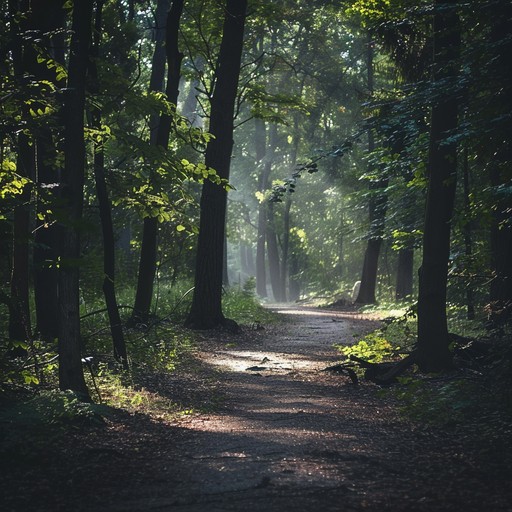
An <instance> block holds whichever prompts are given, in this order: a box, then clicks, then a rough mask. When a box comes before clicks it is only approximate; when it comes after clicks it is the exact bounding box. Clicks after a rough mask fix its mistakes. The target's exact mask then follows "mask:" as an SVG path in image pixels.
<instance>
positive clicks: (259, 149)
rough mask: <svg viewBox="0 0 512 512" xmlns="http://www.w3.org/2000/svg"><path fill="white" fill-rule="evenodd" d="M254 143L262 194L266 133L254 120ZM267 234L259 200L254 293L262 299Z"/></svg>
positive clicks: (266, 170) (265, 179) (264, 207)
mask: <svg viewBox="0 0 512 512" xmlns="http://www.w3.org/2000/svg"><path fill="white" fill-rule="evenodd" d="M254 141H255V146H256V148H255V149H256V165H258V166H259V167H260V168H261V171H260V175H259V183H258V191H259V192H261V193H264V192H265V190H267V188H268V186H269V183H268V179H269V172H270V168H269V167H268V166H267V165H266V163H264V162H263V159H264V158H265V153H266V144H267V133H266V128H265V121H263V120H262V119H255V120H254ZM266 232H267V202H266V201H264V200H260V203H259V208H258V234H257V240H256V293H257V294H258V295H259V296H260V297H262V298H263V299H264V298H266V297H267V296H268V294H267V271H266V265H265V242H266Z"/></svg>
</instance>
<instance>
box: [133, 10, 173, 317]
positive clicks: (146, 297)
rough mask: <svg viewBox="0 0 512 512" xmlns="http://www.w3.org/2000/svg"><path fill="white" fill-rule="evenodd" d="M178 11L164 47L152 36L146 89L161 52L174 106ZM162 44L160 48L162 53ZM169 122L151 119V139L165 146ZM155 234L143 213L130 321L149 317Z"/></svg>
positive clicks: (154, 85) (155, 83)
mask: <svg viewBox="0 0 512 512" xmlns="http://www.w3.org/2000/svg"><path fill="white" fill-rule="evenodd" d="M168 5H169V2H168V0H163V1H162V2H159V5H158V8H159V9H158V12H157V22H159V23H160V22H161V21H162V11H163V9H165V7H166V6H168ZM182 11H183V0H174V1H173V3H172V7H171V9H170V10H169V12H168V14H167V18H166V22H165V47H164V46H163V42H162V40H161V36H159V35H157V37H156V39H157V40H156V46H155V53H154V55H153V62H154V65H155V68H154V69H153V70H152V74H151V80H150V90H152V91H158V90H160V89H161V87H162V82H163V76H164V71H165V56H167V87H166V95H167V99H168V100H169V102H170V103H172V104H173V105H174V106H176V104H177V102H178V95H179V83H180V67H181V61H182V59H183V55H182V54H181V53H180V51H179V49H178V33H179V26H180V18H181V13H182ZM159 28H160V26H159ZM157 34H158V32H157ZM162 48H163V50H164V53H163V54H162ZM162 61H163V62H162ZM172 123H173V116H172V115H168V114H163V115H162V116H161V117H160V120H159V121H158V122H156V120H154V119H153V121H152V126H151V133H152V139H151V140H152V142H153V143H154V144H155V145H157V146H160V147H162V148H164V149H167V147H168V145H169V138H170V133H171V128H172ZM155 129H156V132H155ZM157 238H158V220H157V219H156V218H155V217H146V218H145V219H144V225H143V234H142V247H141V254H140V262H139V273H138V279H137V292H136V295H135V304H134V307H133V315H132V318H131V321H130V323H132V324H140V323H147V322H148V320H149V316H150V310H151V302H152V299H153V286H154V281H155V275H156V260H157V248H158V240H157Z"/></svg>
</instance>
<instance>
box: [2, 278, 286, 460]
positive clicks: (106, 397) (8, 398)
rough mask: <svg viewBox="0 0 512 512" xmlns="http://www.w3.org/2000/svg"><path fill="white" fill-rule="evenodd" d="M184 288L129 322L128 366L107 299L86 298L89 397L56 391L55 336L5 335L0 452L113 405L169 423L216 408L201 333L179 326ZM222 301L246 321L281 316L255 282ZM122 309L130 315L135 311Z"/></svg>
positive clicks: (91, 418) (88, 423)
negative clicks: (200, 353) (142, 321)
mask: <svg viewBox="0 0 512 512" xmlns="http://www.w3.org/2000/svg"><path fill="white" fill-rule="evenodd" d="M183 290H185V291H184V292H183ZM188 290H190V289H189V288H188ZM186 292H187V285H186V283H185V284H184V285H183V286H182V288H181V289H180V290H175V291H173V292H172V293H167V291H166V290H163V289H162V288H161V289H160V299H159V300H158V301H156V302H157V304H156V309H155V315H154V316H153V317H152V319H151V325H149V326H137V327H136V328H125V329H124V336H125V341H126V345H127V351H128V356H129V369H128V370H126V369H124V368H123V367H122V365H121V364H120V363H119V362H118V361H116V360H115V359H114V357H113V356H112V352H113V348H112V340H111V336H110V329H109V324H108V317H107V313H106V311H105V310H104V305H103V304H102V302H101V301H100V300H98V301H97V302H94V301H92V299H91V298H90V297H89V298H88V300H89V302H88V303H87V304H85V302H83V303H82V315H83V316H84V318H83V320H82V325H81V332H82V343H83V351H82V355H83V357H84V358H88V359H87V362H84V375H85V379H86V383H87V386H88V388H89V391H90V395H91V398H92V400H93V402H94V403H92V404H91V403H84V402H82V401H80V399H79V397H77V396H76V395H74V394H73V393H71V392H68V391H66V392H61V391H58V390H57V388H58V357H57V340H39V339H33V340H30V341H29V342H23V343H13V342H11V341H9V340H5V339H4V340H3V341H2V340H0V406H1V414H0V457H1V456H3V455H7V454H11V455H12V454H14V453H18V454H19V456H20V457H22V458H24V457H25V455H26V456H27V457H29V456H31V455H30V454H37V453H39V452H41V450H42V449H44V447H45V446H47V445H48V443H46V444H45V440H46V441H49V442H50V441H51V442H53V441H55V442H58V440H59V439H60V438H61V437H62V436H64V435H65V434H66V432H69V430H70V429H71V430H74V429H87V428H90V427H94V428H95V427H98V426H100V427H101V426H102V425H103V424H104V419H109V418H112V417H113V416H112V414H114V413H115V411H120V412H125V413H129V414H142V415H145V416H146V417H148V418H150V419H151V420H153V421H166V422H172V421H176V420H179V418H181V417H183V416H188V415H191V414H195V413H197V412H202V411H206V410H208V411H211V410H213V409H215V408H216V407H218V406H219V404H220V403H221V400H222V397H220V396H217V395H216V394H215V392H214V391H212V389H213V387H214V386H213V384H211V383H208V379H209V378H210V380H211V379H213V377H212V376H209V377H208V376H206V375H204V373H203V369H201V368H199V366H198V364H197V362H196V361H195V359H194V357H193V354H194V352H195V350H196V348H197V346H198V344H199V343H200V341H199V338H198V336H197V333H196V332H195V331H191V330H188V329H184V328H183V327H182V322H183V320H184V316H185V312H186V311H187V310H188V307H189V305H190V299H191V294H190V293H186ZM162 295H163V296H164V297H165V299H164V298H162ZM120 296H121V300H122V301H128V300H129V297H128V296H127V295H125V294H123V293H121V294H120ZM120 302H121V301H120ZM223 308H224V313H225V315H226V317H229V318H231V319H233V320H235V321H236V322H237V323H239V324H241V325H248V326H253V325H254V324H268V323H271V322H276V321H278V315H276V314H275V313H272V312H271V311H269V310H267V309H265V308H263V307H262V306H261V305H260V304H259V303H258V302H257V300H256V298H255V296H254V293H253V289H252V286H251V283H249V284H248V285H247V286H246V287H245V288H244V289H230V290H227V291H226V293H225V294H224V297H223ZM121 312H122V317H123V322H126V321H127V320H128V319H129V315H130V312H131V310H130V309H128V308H122V309H121ZM157 313H158V314H157ZM13 349H14V350H15V352H14V353H13ZM178 369H182V370H183V371H182V372H181V373H184V374H186V375H192V377H189V378H190V379H192V380H191V381H190V382H195V380H198V382H200V383H201V384H197V387H198V389H187V388H194V387H195V386H196V385H195V384H191V383H189V381H187V380H185V381H184V383H183V382H181V383H180V382H178V383H177V380H179V377H178V373H177V370H178ZM193 375H200V378H199V379H194V378H193ZM176 390H178V391H176ZM176 393H178V395H180V396H176Z"/></svg>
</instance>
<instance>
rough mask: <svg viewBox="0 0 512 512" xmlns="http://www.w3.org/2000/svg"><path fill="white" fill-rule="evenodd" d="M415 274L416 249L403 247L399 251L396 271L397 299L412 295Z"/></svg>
mask: <svg viewBox="0 0 512 512" xmlns="http://www.w3.org/2000/svg"><path fill="white" fill-rule="evenodd" d="M413 276H414V249H413V248H403V249H400V251H399V252H398V265H397V273H396V292H395V297H396V300H404V299H407V298H411V297H412V285H413Z"/></svg>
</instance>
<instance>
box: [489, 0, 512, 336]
mask: <svg viewBox="0 0 512 512" xmlns="http://www.w3.org/2000/svg"><path fill="white" fill-rule="evenodd" d="M498 7H499V8H498V9H497V10H496V9H495V8H494V9H493V13H494V18H493V23H492V30H491V35H490V39H491V44H493V45H494V47H495V48H496V55H495V56H494V58H493V59H492V65H491V67H490V72H491V73H492V76H493V78H494V81H495V84H494V87H493V92H494V95H493V97H492V107H491V108H492V110H491V111H492V112H496V113H497V114H499V115H502V114H503V113H504V112H510V98H511V97H512V84H511V82H510V72H511V64H510V52H511V51H512V41H511V39H510V22H511V20H512V5H510V2H502V3H501V5H499V6H498ZM490 142H491V147H492V150H493V151H492V153H491V155H490V158H491V163H490V164H489V179H490V183H491V185H492V188H493V190H494V192H495V194H496V196H495V206H494V208H493V210H492V217H491V233H490V242H491V270H492V273H493V279H492V281H491V286H490V301H491V304H490V307H491V308H490V318H489V320H490V321H491V323H492V325H493V326H494V327H497V328H502V327H503V323H504V322H506V321H507V320H508V321H509V322H510V318H511V315H512V265H511V263H510V262H511V261H512V222H511V218H510V194H509V193H507V192H505V190H506V188H507V187H509V186H510V162H511V160H512V143H511V141H510V133H509V132H507V133H506V134H505V133H503V135H502V134H499V136H498V137H496V138H495V139H494V140H491V141H490ZM494 144H497V146H494ZM493 146H494V147H493ZM500 189H501V190H500ZM503 189H505V190H503Z"/></svg>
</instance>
